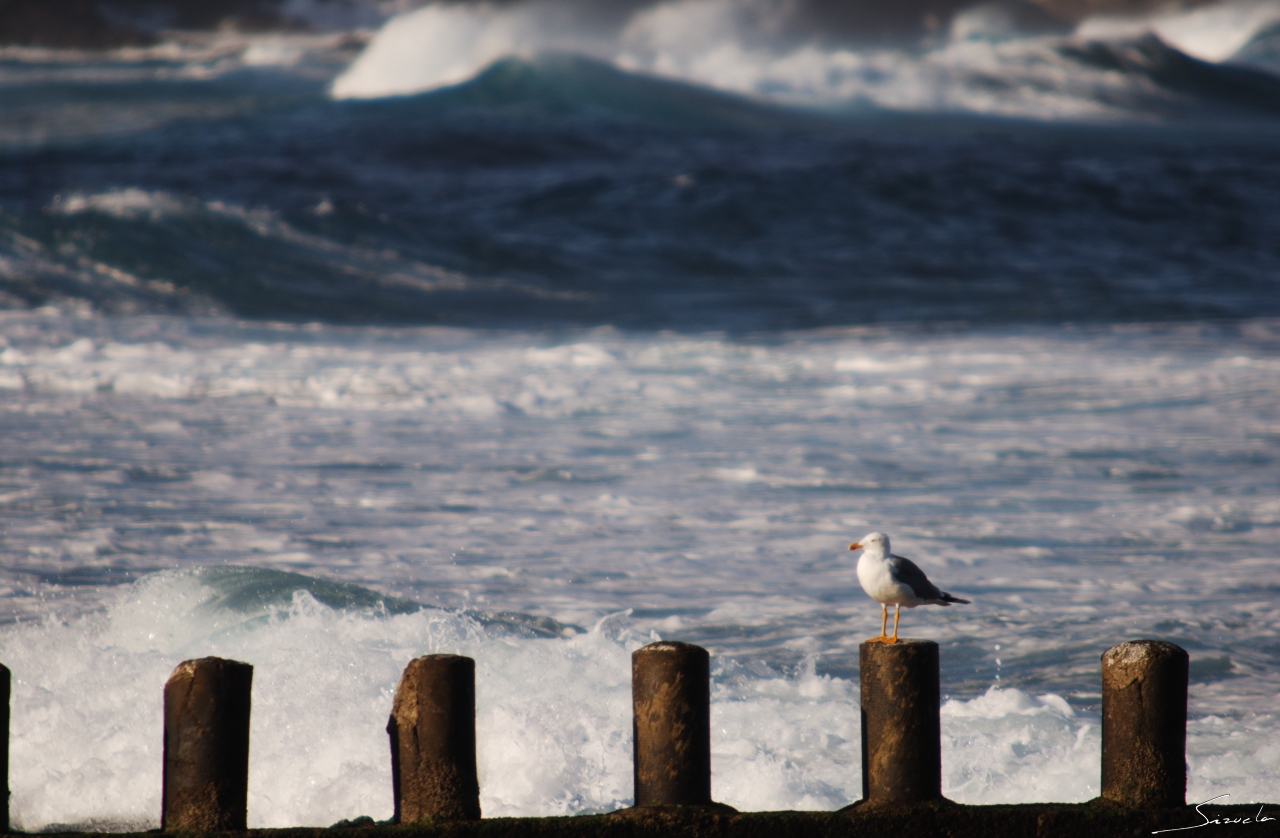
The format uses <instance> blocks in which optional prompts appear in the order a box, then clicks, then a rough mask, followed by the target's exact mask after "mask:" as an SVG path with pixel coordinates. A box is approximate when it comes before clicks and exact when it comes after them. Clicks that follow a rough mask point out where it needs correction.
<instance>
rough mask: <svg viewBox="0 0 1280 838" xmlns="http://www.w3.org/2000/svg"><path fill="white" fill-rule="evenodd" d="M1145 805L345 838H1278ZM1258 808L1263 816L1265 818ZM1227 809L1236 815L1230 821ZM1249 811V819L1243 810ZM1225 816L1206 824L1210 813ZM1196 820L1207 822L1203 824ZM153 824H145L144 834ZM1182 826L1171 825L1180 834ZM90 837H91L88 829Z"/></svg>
mask: <svg viewBox="0 0 1280 838" xmlns="http://www.w3.org/2000/svg"><path fill="white" fill-rule="evenodd" d="M1202 809H1203V813H1204V814H1203V816H1202V815H1201V814H1200V813H1198V812H1197V811H1196V810H1195V809H1194V808H1193V807H1190V806H1186V807H1181V808H1177V809H1160V810H1139V809H1130V808H1125V807H1120V806H1116V805H1114V804H1106V803H1103V802H1101V801H1094V802H1091V803H1082V804H1066V803H1026V804H1020V805H1006V806H961V805H958V804H955V803H951V802H949V801H946V800H938V801H933V802H930V803H884V804H881V805H877V806H866V805H855V806H853V807H850V808H848V809H845V810H843V811H840V812H742V813H740V814H727V813H724V812H722V811H720V810H716V809H714V807H704V806H670V807H667V806H663V807H653V808H651V809H646V810H643V811H637V810H628V811H629V812H633V813H634V814H632V815H630V816H626V817H623V816H619V815H618V814H616V813H615V814H609V815H588V816H582V817H571V818H494V819H492V820H483V821H460V822H455V823H448V824H418V825H412V826H387V825H372V824H371V823H370V822H369V821H364V820H359V821H358V822H359V823H362V824H363V823H369V824H370V825H368V826H352V824H354V823H356V822H357V821H348V822H346V826H347V828H344V829H339V830H336V833H337V834H338V835H342V836H346V838H409V836H421V838H660V836H661V838H666V837H667V836H673V837H674V838H890V837H891V836H899V835H900V836H908V838H935V837H936V838H1140V837H1141V838H1148V836H1150V835H1151V833H1152V832H1155V831H1156V830H1163V829H1185V828H1188V827H1191V828H1192V829H1191V831H1190V832H1186V833H1183V834H1187V835H1194V836H1195V838H1233V836H1234V838H1280V803H1268V804H1263V805H1261V806H1260V805H1259V804H1257V803H1254V804H1245V805H1233V806H1217V805H1209V806H1205V807H1202ZM1260 811H1261V814H1262V817H1263V818H1272V819H1275V820H1263V821H1261V822H1258V815H1259V812H1260ZM1227 818H1232V819H1237V821H1239V822H1235V823H1226V819H1227ZM1246 818H1247V819H1249V821H1248V822H1247V823H1244V822H1243V821H1244V819H1246ZM1215 819H1217V820H1222V821H1223V823H1220V824H1212V823H1211V824H1209V825H1204V822H1205V820H1210V821H1212V820H1215ZM1197 824H1199V825H1201V826H1199V827H1197ZM147 834H148V833H138V834H137V838H145V836H146V835H147ZM334 834H335V830H332V829H263V830H253V831H252V832H251V833H249V835H250V838H333V836H334ZM1177 834H1178V833H1169V835H1177ZM84 838H91V836H84Z"/></svg>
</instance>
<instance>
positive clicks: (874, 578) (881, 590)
mask: <svg viewBox="0 0 1280 838" xmlns="http://www.w3.org/2000/svg"><path fill="white" fill-rule="evenodd" d="M858 581H859V582H861V583H862V590H864V591H866V592H867V596H869V597H871V598H872V599H874V600H875V601H876V602H883V603H884V604H885V605H901V606H902V607H903V608H915V607H916V606H917V605H919V604H920V598H919V597H917V596H916V594H915V591H913V590H911V588H909V587H907V586H906V585H903V584H902V583H901V582H899V581H898V580H896V579H894V578H893V573H892V572H891V571H890V569H889V562H888V560H887V559H885V558H880V557H877V556H869V555H867V553H866V552H863V554H862V557H861V558H859V559H858Z"/></svg>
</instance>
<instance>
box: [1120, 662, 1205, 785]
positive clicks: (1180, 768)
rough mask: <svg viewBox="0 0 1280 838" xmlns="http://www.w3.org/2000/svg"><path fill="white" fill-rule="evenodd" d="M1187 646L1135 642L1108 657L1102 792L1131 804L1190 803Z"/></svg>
mask: <svg viewBox="0 0 1280 838" xmlns="http://www.w3.org/2000/svg"><path fill="white" fill-rule="evenodd" d="M1187 674H1188V657H1187V653H1186V651H1185V650H1184V649H1182V648H1180V647H1178V646H1175V645H1173V644H1172V643H1165V642H1164V641H1161V640H1133V641H1130V642H1128V643H1121V644H1120V645H1118V646H1113V647H1112V648H1110V649H1108V650H1107V651H1106V652H1104V653H1103V655H1102V797H1103V798H1104V799H1106V800H1109V801H1112V802H1115V803H1120V804H1123V805H1126V806H1136V807H1143V808H1159V807H1173V806H1182V805H1184V804H1185V803H1186V793H1187V771H1186V745H1187Z"/></svg>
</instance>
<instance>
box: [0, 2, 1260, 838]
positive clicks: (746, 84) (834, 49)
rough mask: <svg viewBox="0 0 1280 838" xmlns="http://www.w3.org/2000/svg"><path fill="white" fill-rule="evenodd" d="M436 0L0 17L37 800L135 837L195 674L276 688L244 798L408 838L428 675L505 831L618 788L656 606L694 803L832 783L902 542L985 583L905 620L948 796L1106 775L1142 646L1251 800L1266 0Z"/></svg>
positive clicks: (17, 744) (254, 806) (1256, 741)
mask: <svg viewBox="0 0 1280 838" xmlns="http://www.w3.org/2000/svg"><path fill="white" fill-rule="evenodd" d="M330 5H331V4H324V3H305V2H297V3H292V4H290V8H291V9H294V10H295V11H296V12H298V14H303V13H304V12H305V15H312V16H313V18H314V20H315V21H321V19H322V18H323V17H324V14H329V13H332V14H333V15H339V11H335V10H334V9H332V8H329V6H330ZM411 5H414V4H408V3H405V4H397V3H365V4H355V5H351V6H344V7H343V8H344V9H345V11H342V12H341V14H346V13H348V12H349V13H350V14H351V15H353V17H352V18H351V19H350V20H349V21H348V24H349V25H347V24H344V26H346V28H341V27H338V28H337V29H329V30H324V29H323V27H321V31H311V32H302V33H300V32H274V33H244V32H238V31H234V30H233V29H225V30H222V31H218V32H210V33H161V37H159V39H158V41H157V42H156V43H155V44H153V45H151V46H140V47H128V48H122V49H118V50H111V51H106V52H91V51H79V50H48V49H37V48H29V47H21V48H18V47H5V48H2V49H0V663H3V664H4V665H6V666H8V667H9V668H10V669H11V670H12V672H13V678H14V681H13V696H12V718H13V721H12V750H11V775H10V786H11V790H12V798H11V812H12V819H13V825H14V826H15V828H18V829H22V830H26V831H39V830H47V829H77V830H84V829H94V830H105V831H121V830H136V829H150V828H154V827H155V826H157V824H158V819H159V805H160V760H161V695H162V689H163V684H164V681H165V679H166V678H167V677H168V675H169V673H170V672H171V671H172V669H173V667H174V666H175V665H177V664H178V663H179V662H180V661H182V660H184V659H188V658H192V657H200V656H205V655H221V656H225V657H229V658H234V659H237V660H243V661H247V662H249V663H251V664H253V665H254V667H255V675H254V693H253V716H252V730H251V756H250V777H249V811H248V817H249V824H250V826H252V827H285V826H300V825H309V826H327V825H330V824H334V823H337V822H339V821H342V820H350V819H354V818H357V817H360V816H365V815H367V816H370V817H373V818H375V819H378V820H382V819H386V818H388V817H390V816H391V814H392V801H391V778H390V753H389V746H388V740H387V735H386V732H385V727H386V722H387V716H388V714H389V712H390V708H391V700H392V695H393V691H394V689H395V686H396V683H397V680H398V678H399V675H400V672H401V671H402V670H403V667H404V666H405V664H406V663H407V662H408V661H409V660H411V659H412V658H414V657H415V656H418V655H422V654H427V653H433V652H448V653H461V654H466V655H470V656H472V657H474V658H475V659H476V663H477V713H478V717H477V734H478V747H479V763H480V785H481V805H482V808H483V810H484V813H485V815H486V816H504V815H510V816H520V815H572V814H580V813H590V812H606V811H612V810H614V809H617V808H620V807H623V806H627V805H629V803H630V801H631V794H632V790H631V740H630V735H631V734H630V730H631V724H630V684H629V679H630V661H629V655H630V653H631V651H633V650H634V649H636V648H638V647H640V646H641V645H643V644H645V643H648V642H650V641H652V640H654V639H659V638H660V639H666V640H680V641H687V642H692V643H697V644H700V645H702V646H704V647H706V648H707V649H708V650H709V651H710V653H711V655H712V708H711V722H712V737H711V739H712V752H713V753H712V770H713V778H712V793H713V796H714V797H715V799H716V800H719V801H722V802H724V803H727V804H729V805H731V806H734V807H737V808H739V809H741V810H783V809H819V810H821V809H828V810H830V809H836V808H839V807H841V806H844V805H846V804H848V803H851V802H853V801H855V800H857V799H858V797H859V796H860V792H861V777H860V759H861V757H860V750H859V749H860V745H859V738H860V736H859V710H858V700H859V697H858V644H859V643H861V642H862V641H863V640H865V639H866V638H868V637H870V636H872V635H875V634H877V633H878V632H879V616H880V612H879V608H878V606H877V604H876V603H875V602H873V601H872V600H870V599H869V598H868V597H867V596H866V595H865V594H864V593H863V592H862V590H861V588H860V586H859V585H858V582H857V579H856V574H855V570H854V567H855V563H854V558H856V556H855V555H854V554H851V553H850V552H849V551H848V550H847V547H848V544H849V543H850V542H851V541H854V540H856V539H858V538H860V537H862V536H863V535H865V534H866V533H868V532H870V531H873V530H881V531H884V532H887V533H889V534H890V535H891V536H892V538H893V544H894V548H895V551H897V552H899V553H901V554H903V555H906V556H909V557H911V558H912V559H913V560H914V561H916V562H917V563H919V564H920V565H921V567H922V568H924V570H925V571H926V572H927V573H928V575H929V576H930V578H931V579H933V580H934V581H936V582H937V583H938V584H939V585H940V586H942V587H944V588H945V589H946V590H948V591H951V592H953V593H954V594H955V595H957V596H960V597H963V598H965V599H969V600H972V601H973V604H972V605H970V606H964V607H962V608H952V609H924V608H921V609H915V610H913V611H909V612H907V613H906V614H905V615H904V616H903V623H902V633H903V635H904V636H911V637H923V638H929V639H933V640H936V641H937V642H938V643H939V644H940V646H941V666H942V690H943V698H944V706H943V711H942V712H943V718H942V730H943V743H942V745H943V750H942V759H943V766H942V767H943V792H944V794H945V795H946V796H948V797H949V798H951V799H953V800H956V801H959V802H962V803H975V804H976V803H1005V802H1033V801H1084V800H1088V799H1090V798H1092V797H1095V796H1096V795H1097V794H1098V790H1099V779H1100V778H1099V749H1100V731H1099V702H1100V683H1099V678H1100V663H1099V658H1100V656H1101V654H1102V653H1103V651H1105V650H1106V649H1107V648H1108V647H1110V646H1112V645H1114V644H1116V643H1119V642H1122V641H1125V640H1130V639H1136V638H1143V637H1153V638H1160V639H1164V640H1169V641H1171V642H1174V643H1177V644H1179V645H1181V646H1183V647H1184V648H1186V649H1187V650H1188V651H1189V653H1190V661H1191V686H1190V703H1189V724H1188V740H1187V757H1188V800H1189V801H1193V802H1194V801H1200V800H1205V799H1208V798H1211V797H1215V796H1217V795H1222V794H1228V795H1230V798H1229V800H1230V802H1232V803H1245V802H1250V801H1254V802H1275V799H1276V792H1275V789H1276V788H1278V787H1280V718H1278V717H1277V714H1276V709H1275V696H1276V695H1277V694H1278V693H1280V647H1278V646H1277V644H1276V642H1275V637H1276V632H1277V629H1280V606H1277V601H1278V600H1277V597H1276V593H1277V591H1280V494H1278V493H1277V486H1278V483H1277V471H1276V468H1277V462H1280V423H1278V421H1277V418H1276V417H1277V416H1280V390H1277V387H1276V384H1275V382H1276V380H1277V375H1278V374H1280V319H1278V318H1280V293H1277V289H1276V277H1277V276H1280V163H1278V162H1277V157H1276V155H1275V148H1276V147H1277V146H1276V142H1277V138H1278V137H1280V122H1277V120H1276V116H1277V114H1280V78H1277V76H1276V68H1277V67H1280V58H1278V56H1280V23H1278V22H1280V6H1277V4H1275V3H1273V2H1227V3H1216V4H1207V5H1203V6H1200V7H1197V8H1195V9H1188V10H1184V11H1180V12H1174V11H1166V12H1160V13H1156V14H1151V15H1147V16H1145V17H1143V18H1140V19H1138V18H1133V19H1121V18H1104V17H1100V16H1097V15H1095V16H1093V17H1089V18H1086V19H1082V20H1079V21H1074V22H1071V23H1069V24H1062V23H1061V22H1059V23H1058V24H1054V25H1052V26H1048V25H1040V24H1036V25H1031V24H1028V23H1027V22H1026V21H1025V20H1023V19H1022V18H1019V17H1018V16H1017V15H1015V14H1013V12H1012V11H1011V9H1013V8H1014V7H1013V6H999V5H983V6H981V7H975V8H970V9H967V10H964V11H962V12H960V13H959V14H957V15H955V16H954V17H952V18H951V19H949V20H948V21H947V22H946V24H945V25H939V26H938V27H936V28H935V29H933V30H930V31H929V32H928V33H927V34H926V35H925V36H924V37H923V38H922V39H920V40H917V41H915V42H912V43H910V44H903V43H889V42H885V43H868V42H866V41H865V40H864V41H858V40H857V39H856V38H852V37H850V38H849V39H847V40H841V39H839V38H836V37H834V36H830V37H817V36H813V37H810V36H809V35H806V34H804V30H803V26H802V24H804V23H805V21H803V20H798V19H797V18H796V17H795V15H796V14H798V12H796V11H795V10H796V9H801V8H803V7H804V6H803V4H799V5H797V4H789V3H771V2H763V0H761V1H760V2H757V0H742V1H741V2H727V0H675V2H660V3H637V4H635V5H625V6H618V7H617V8H616V9H614V12H611V13H608V14H606V13H605V12H607V11H608V10H607V9H603V7H599V8H597V7H596V6H587V5H582V4H574V3H551V2H544V1H543V0H535V2H529V3H513V4H502V5H490V4H418V5H417V6H416V7H414V8H409V6H411ZM611 8H612V7H611ZM1015 11H1016V9H1015ZM1023 11H1025V9H1024V10H1023ZM392 12H394V13H395V14H392ZM588 12H590V13H588ZM322 13H323V14H322ZM305 15H304V17H305ZM339 16H340V15H339ZM334 19H336V18H334ZM1033 23H1034V21H1033ZM317 25H319V24H317Z"/></svg>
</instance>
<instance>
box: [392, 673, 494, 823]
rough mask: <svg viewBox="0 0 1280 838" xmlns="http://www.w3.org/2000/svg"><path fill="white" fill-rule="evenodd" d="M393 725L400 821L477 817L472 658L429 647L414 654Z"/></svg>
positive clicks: (394, 775) (394, 710)
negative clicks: (424, 652) (435, 651)
mask: <svg viewBox="0 0 1280 838" xmlns="http://www.w3.org/2000/svg"><path fill="white" fill-rule="evenodd" d="M387 733H388V734H390V736H391V774H392V786H393V792H394V796H395V818H396V820H397V821H398V822H399V823H404V824H410V823H422V822H448V821H469V820H479V818H480V783H479V780H478V779H477V774H476V663H475V661H474V660H472V659H471V658H467V657H463V656H461V655H424V656H423V657H420V658H416V659H415V660H412V661H410V662H409V665H408V666H407V667H405V670H404V675H403V676H401V678H400V686H399V687H397V688H396V697H395V701H394V704H393V707H392V711H391V720H390V721H389V722H388V724H387Z"/></svg>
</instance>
